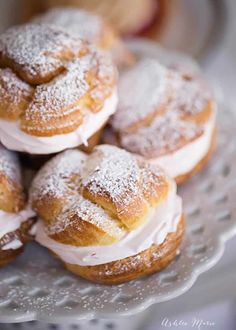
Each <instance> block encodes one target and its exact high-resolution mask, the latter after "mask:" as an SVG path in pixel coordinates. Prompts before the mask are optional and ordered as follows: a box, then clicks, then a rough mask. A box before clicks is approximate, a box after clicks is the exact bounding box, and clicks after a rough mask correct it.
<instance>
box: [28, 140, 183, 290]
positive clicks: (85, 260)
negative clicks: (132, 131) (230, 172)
mask: <svg viewBox="0 0 236 330" xmlns="http://www.w3.org/2000/svg"><path fill="white" fill-rule="evenodd" d="M30 200H31V203H32V207H33V209H34V210H35V211H36V213H37V214H38V216H39V218H40V219H41V220H40V221H39V223H38V225H37V230H36V240H37V241H38V242H39V243H41V244H42V245H44V246H46V247H48V248H49V250H51V251H52V252H53V253H54V254H56V255H57V256H58V257H59V258H60V259H61V260H62V261H63V263H64V264H65V266H66V267H67V268H68V269H71V270H72V271H74V272H75V273H77V274H78V275H81V276H83V277H85V278H88V279H90V280H92V281H95V282H96V281H97V282H103V283H107V284H109V283H119V282H123V281H125V280H128V279H131V277H133V278H136V277H139V276H142V275H145V274H147V273H148V272H146V270H145V269H143V271H139V272H137V276H136V275H135V274H136V272H135V271H132V272H131V274H132V276H131V277H129V276H128V274H127V272H128V268H126V267H124V266H122V268H121V270H120V271H121V272H120V273H119V276H118V275H116V272H114V273H113V266H112V265H111V267H110V271H109V272H108V271H107V269H109V264H110V263H113V262H115V261H119V260H123V263H125V259H126V258H131V259H132V258H133V257H135V258H137V255H138V254H140V253H143V251H146V252H147V251H149V252H150V249H151V247H152V246H153V244H154V246H155V248H154V250H155V252H157V251H158V249H159V246H161V244H162V243H163V242H164V241H165V240H166V239H167V236H168V234H169V233H173V235H172V236H173V240H174V244H173V245H172V244H170V245H169V244H168V243H166V244H167V245H168V246H169V248H170V250H171V256H172V257H171V258H169V257H167V254H168V255H169V253H167V252H166V253H165V251H163V252H164V254H163V257H164V258H165V256H166V257H167V259H165V260H166V263H165V262H164V263H163V265H167V264H168V263H169V262H170V261H171V260H172V259H173V258H174V256H175V253H176V250H177V247H178V246H179V244H180V241H181V238H182V235H183V229H184V224H183V220H181V219H182V204H181V200H180V198H179V197H177V195H176V185H175V183H174V182H173V180H172V179H170V178H169V177H168V176H167V175H166V174H165V173H164V172H163V170H161V169H160V168H159V167H157V166H152V165H150V164H148V163H147V162H145V161H144V159H142V158H140V157H139V158H136V157H135V156H134V155H132V154H130V153H128V152H127V151H125V150H122V149H119V148H117V147H115V146H110V145H100V146H97V147H96V148H95V150H94V151H93V152H92V154H90V155H86V154H85V153H83V152H82V151H79V150H67V151H65V152H63V153H61V154H59V155H57V156H56V157H54V158H53V159H51V160H50V161H49V162H48V163H46V164H45V165H44V166H43V168H42V169H41V170H40V171H39V172H38V174H37V175H36V177H35V179H34V180H33V183H32V186H31V189H30ZM181 221H182V222H181ZM180 223H182V225H180V227H181V228H182V229H181V230H180V231H179V232H178V233H179V234H177V231H178V230H177V228H178V225H179V224H180ZM175 234H176V236H175ZM175 237H176V240H175ZM177 237H178V239H177ZM154 250H153V253H154ZM167 250H168V249H167ZM167 250H166V251H167ZM149 252H147V254H148V253H149ZM169 252H170V251H169ZM160 253H161V250H160ZM144 254H145V253H144ZM150 255H151V253H150ZM154 259H155V261H154ZM154 259H153V263H151V264H152V265H151V264H150V270H149V271H150V273H151V272H152V271H151V269H152V270H153V271H155V269H159V268H162V267H161V265H162V263H161V264H160V260H159V259H158V258H154ZM129 262H130V261H129ZM129 262H128V263H129ZM121 263H122V262H121ZM157 265H159V266H157ZM102 266H104V267H105V268H106V274H107V275H104V274H102V273H103V272H102V271H101V270H100V276H99V275H98V276H97V278H95V277H96V276H93V274H95V273H94V272H96V274H97V270H98V269H100V268H101V267H102ZM97 267H99V268H97ZM163 267H164V266H163ZM105 268H104V269H105ZM144 268H145V267H144ZM122 269H123V271H122ZM135 269H136V268H135V266H134V270H135ZM122 274H123V275H122ZM127 276H128V277H127Z"/></svg>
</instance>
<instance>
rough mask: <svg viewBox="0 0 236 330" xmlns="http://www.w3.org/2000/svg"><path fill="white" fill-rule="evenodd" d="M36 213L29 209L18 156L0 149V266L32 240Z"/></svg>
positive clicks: (11, 258)
mask: <svg viewBox="0 0 236 330" xmlns="http://www.w3.org/2000/svg"><path fill="white" fill-rule="evenodd" d="M34 216H35V213H34V212H33V211H32V210H31V209H30V208H29V206H27V202H26V196H25V194H24V189H23V185H22V173H21V168H20V164H19V160H18V158H17V155H16V154H15V153H13V152H12V151H9V150H7V149H5V148H4V147H3V146H2V145H0V266H2V265H4V264H7V263H8V262H10V261H12V260H13V259H15V257H16V256H17V255H19V254H20V253H21V252H22V251H23V247H24V245H25V244H26V243H27V242H28V241H29V240H31V239H32V237H33V234H34V230H35V224H34V223H35V219H34Z"/></svg>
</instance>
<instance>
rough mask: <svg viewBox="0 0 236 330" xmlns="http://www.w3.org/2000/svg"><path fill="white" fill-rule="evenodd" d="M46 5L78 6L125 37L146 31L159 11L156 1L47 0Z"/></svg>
mask: <svg viewBox="0 0 236 330" xmlns="http://www.w3.org/2000/svg"><path fill="white" fill-rule="evenodd" d="M47 3H48V5H49V6H56V5H57V6H58V5H59V4H60V5H62V4H63V5H71V6H78V7H79V8H82V9H85V10H88V11H91V12H93V13H96V14H98V15H100V16H102V17H106V19H107V20H108V21H109V22H110V23H111V24H112V26H113V27H114V28H115V29H116V30H117V31H119V32H120V33H121V34H122V35H125V36H127V35H136V34H139V33H140V32H142V31H144V30H146V29H147V28H148V27H149V26H150V25H151V24H152V23H153V21H154V18H155V17H156V14H157V12H158V9H159V1H157V0H129V1H127V0H112V1H110V0H92V1H88V0H69V1H64V0H59V1H58V0H48V1H47Z"/></svg>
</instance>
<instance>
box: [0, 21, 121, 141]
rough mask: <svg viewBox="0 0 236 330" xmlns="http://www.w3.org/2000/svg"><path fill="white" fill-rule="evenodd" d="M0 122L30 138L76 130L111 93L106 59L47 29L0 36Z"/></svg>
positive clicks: (19, 28) (114, 76) (26, 29)
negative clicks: (15, 127)
mask: <svg viewBox="0 0 236 330" xmlns="http://www.w3.org/2000/svg"><path fill="white" fill-rule="evenodd" d="M0 68H1V69H0V118H2V119H4V120H7V121H14V122H16V123H17V124H18V125H19V129H20V130H21V131H23V132H25V133H27V134H28V135H30V136H36V137H51V136H54V135H58V134H59V135H60V134H66V133H70V132H73V131H75V130H76V129H79V127H80V126H81V125H83V123H84V121H85V120H86V116H87V115H88V114H90V113H91V114H96V113H100V112H101V111H102V109H103V106H104V103H105V101H106V100H107V99H108V98H109V97H111V95H112V94H113V93H114V89H115V87H116V79H117V74H116V69H115V68H114V66H113V64H112V62H111V59H110V57H109V56H108V55H107V54H105V53H103V52H102V51H98V50H97V49H95V48H94V47H92V46H90V45H89V44H88V43H87V42H85V41H82V40H81V39H79V38H75V37H73V36H72V35H70V34H69V33H67V32H66V31H64V30H62V29H60V28H58V27H54V26H47V25H40V24H28V25H23V26H16V27H13V28H10V29H9V30H7V31H6V32H4V33H3V34H2V35H1V36H0Z"/></svg>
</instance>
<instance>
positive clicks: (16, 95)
mask: <svg viewBox="0 0 236 330" xmlns="http://www.w3.org/2000/svg"><path fill="white" fill-rule="evenodd" d="M31 93H32V88H31V87H30V86H29V85H28V84H27V83H25V82H24V81H22V80H21V79H19V78H18V77H17V76H16V75H15V73H14V72H12V71H11V70H10V69H0V100H1V102H4V101H5V102H8V103H9V104H11V105H18V104H19V103H20V102H21V101H22V98H27V97H29V96H30V95H31Z"/></svg>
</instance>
